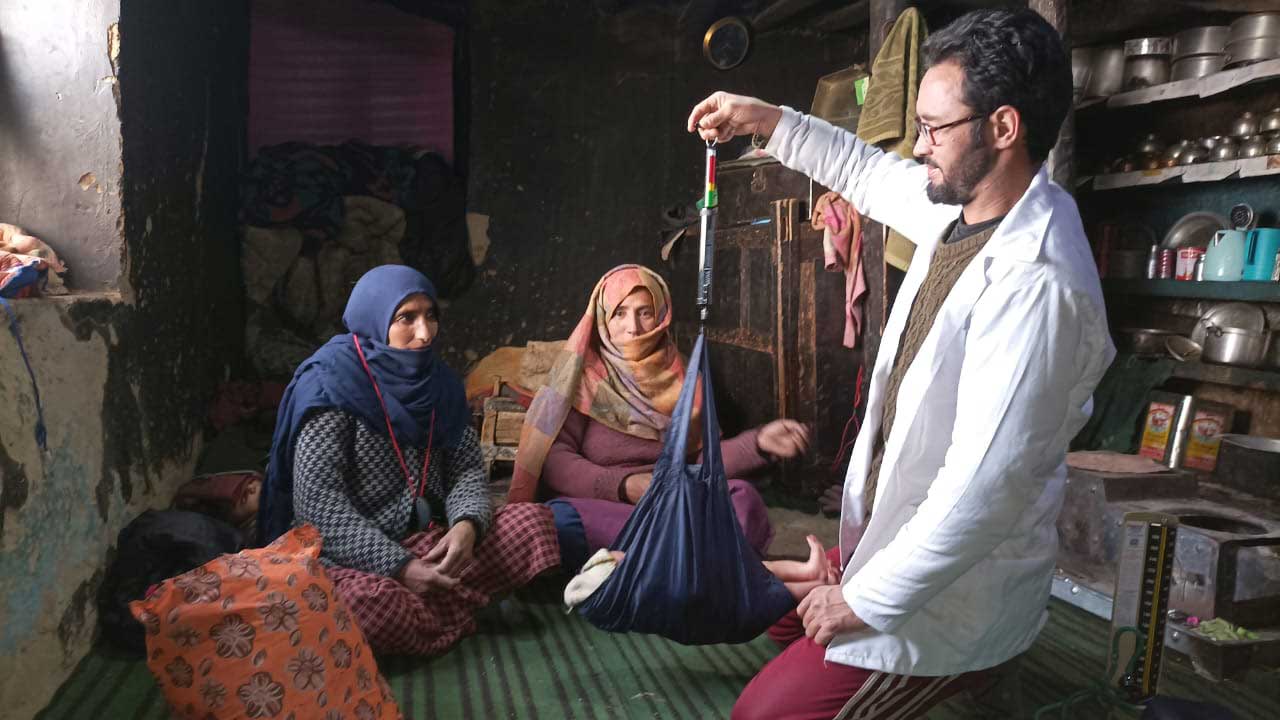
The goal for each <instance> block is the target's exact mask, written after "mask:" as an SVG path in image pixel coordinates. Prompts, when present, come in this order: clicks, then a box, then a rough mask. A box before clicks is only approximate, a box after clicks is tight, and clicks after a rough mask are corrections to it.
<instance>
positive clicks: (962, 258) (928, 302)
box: [862, 222, 998, 511]
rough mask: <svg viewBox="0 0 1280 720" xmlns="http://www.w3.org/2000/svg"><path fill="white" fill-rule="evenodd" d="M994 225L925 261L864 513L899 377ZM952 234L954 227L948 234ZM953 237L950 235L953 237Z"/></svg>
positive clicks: (887, 394) (888, 393)
mask: <svg viewBox="0 0 1280 720" xmlns="http://www.w3.org/2000/svg"><path fill="white" fill-rule="evenodd" d="M997 226H998V222H991V223H988V224H987V227H986V228H984V229H982V230H979V231H978V232H975V233H973V234H971V235H967V236H965V237H962V238H958V239H951V240H950V241H948V242H944V243H941V244H939V245H938V248H937V249H936V250H934V252H933V258H932V259H931V260H930V261H929V271H928V273H927V274H926V275H925V278H924V281H923V282H922V283H921V284H920V290H919V291H918V292H917V293H916V298H915V301H914V302H913V303H912V304H911V314H910V315H908V316H907V326H906V327H905V328H904V329H903V330H902V339H901V340H900V341H899V343H898V354H897V356H896V357H895V358H894V360H893V370H892V371H891V372H890V373H889V380H888V382H887V383H885V391H884V414H883V415H882V416H881V417H882V419H881V421H880V433H879V434H878V435H877V436H876V442H875V450H874V454H873V455H872V457H871V470H870V472H868V473H867V484H866V485H865V486H864V490H863V495H862V497H863V501H864V503H865V504H866V507H867V510H868V511H870V510H871V509H872V504H873V502H874V501H875V497H876V485H877V484H879V482H880V465H881V463H882V462H883V461H884V443H885V440H886V439H887V438H888V437H889V431H891V430H892V429H893V420H894V417H895V416H896V415H897V412H898V390H899V389H901V388H902V378H903V376H905V375H906V374H907V368H909V367H911V363H912V362H914V361H915V359H916V354H917V353H919V352H920V347H921V346H922V345H924V339H925V337H926V336H928V334H929V330H930V329H931V328H933V321H934V320H935V319H936V318H937V317H938V310H940V309H941V308H942V302H943V301H944V300H946V299H947V295H950V294H951V288H953V287H955V285H956V281H957V280H959V279H960V273H962V272H964V269H965V268H966V267H968V266H969V263H970V262H972V261H973V258H974V257H975V256H976V255H977V254H978V251H980V250H982V247H983V246H984V245H986V244H987V241H988V240H990V239H991V236H992V235H995V234H996V228H997ZM955 231H956V227H955V225H953V226H952V230H951V231H950V232H949V233H948V234H952V233H954V232H955ZM953 237H954V236H953Z"/></svg>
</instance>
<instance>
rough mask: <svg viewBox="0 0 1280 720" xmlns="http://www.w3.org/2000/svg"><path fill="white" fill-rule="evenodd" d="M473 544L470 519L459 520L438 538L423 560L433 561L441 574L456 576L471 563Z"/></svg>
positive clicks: (472, 529) (472, 527)
mask: <svg viewBox="0 0 1280 720" xmlns="http://www.w3.org/2000/svg"><path fill="white" fill-rule="evenodd" d="M475 545H476V526H475V525H474V524H473V523H472V522H471V521H470V520H461V521H459V522H458V523H457V524H455V525H454V526H453V527H451V528H449V532H447V533H445V534H444V537H442V538H440V540H439V541H438V542H437V543H436V544H435V547H433V548H431V550H430V551H429V552H427V555H426V557H424V558H423V560H425V561H426V562H427V563H428V564H431V563H435V564H436V565H435V567H436V570H438V571H439V572H440V573H441V574H443V575H447V576H449V577H451V578H457V577H460V576H461V575H462V573H463V571H465V570H466V569H467V566H468V565H470V564H471V556H472V552H473V551H474V550H475Z"/></svg>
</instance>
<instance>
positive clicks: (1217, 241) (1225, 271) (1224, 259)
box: [1204, 230, 1250, 282]
mask: <svg viewBox="0 0 1280 720" xmlns="http://www.w3.org/2000/svg"><path fill="white" fill-rule="evenodd" d="M1249 232H1250V231H1248V230H1219V231H1218V232H1216V233H1214V234H1213V240H1211V241H1210V242H1209V247H1208V249H1207V250H1206V251H1205V254H1204V279H1205V280H1218V281H1224V282H1234V281H1236V280H1239V279H1240V278H1241V277H1242V276H1243V274H1244V249H1245V236H1246V235H1247V234H1248V233H1249Z"/></svg>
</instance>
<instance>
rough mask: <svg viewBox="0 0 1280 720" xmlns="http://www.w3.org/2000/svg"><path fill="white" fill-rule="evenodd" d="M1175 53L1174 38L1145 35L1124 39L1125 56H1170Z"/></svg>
mask: <svg viewBox="0 0 1280 720" xmlns="http://www.w3.org/2000/svg"><path fill="white" fill-rule="evenodd" d="M1172 54H1173V38H1167V37H1145V38H1133V39H1132V40H1125V41H1124V56H1125V57H1127V58H1134V57H1146V56H1148V55H1163V56H1168V55H1172Z"/></svg>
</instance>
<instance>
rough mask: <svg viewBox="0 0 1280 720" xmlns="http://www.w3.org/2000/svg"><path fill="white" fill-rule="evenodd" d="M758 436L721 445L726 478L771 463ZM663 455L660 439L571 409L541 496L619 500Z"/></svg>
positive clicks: (547, 467)
mask: <svg viewBox="0 0 1280 720" xmlns="http://www.w3.org/2000/svg"><path fill="white" fill-rule="evenodd" d="M758 434H759V429H758V428H757V429H753V430H748V431H747V432H744V433H742V434H741V435H738V436H737V437H734V438H731V439H729V440H724V441H722V442H721V443H720V452H721V457H722V458H723V460H724V469H725V476H726V477H727V478H729V479H735V478H742V477H743V476H746V475H750V474H752V473H755V472H757V471H759V470H761V469H762V468H764V467H765V466H767V465H768V464H769V458H768V457H767V456H765V455H764V454H762V453H761V452H760V450H759V448H758V447H757V446H756V436H757V435H758ZM661 452H662V443H661V442H659V441H657V440H646V439H644V438H638V437H635V436H632V435H627V434H626V433H623V432H619V431H617V430H614V429H613V428H611V427H609V426H607V425H605V424H604V423H601V422H597V421H595V420H592V419H591V418H589V417H587V416H585V415H583V414H582V413H580V412H578V411H577V410H570V411H569V416H568V417H567V418H565V421H564V427H563V428H561V430H560V434H559V435H558V436H556V441H555V442H554V443H553V444H552V445H551V450H550V451H549V452H548V453H547V459H546V462H545V463H543V466H542V486H543V488H544V491H543V493H544V494H545V495H547V496H548V497H561V496H566V497H577V498H596V499H599V500H613V501H615V502H616V501H617V500H619V495H618V493H619V486H621V485H622V483H623V481H624V480H626V478H627V476H628V475H633V474H636V473H646V472H652V471H653V466H654V463H656V462H657V461H658V455H659V454H660V453H661Z"/></svg>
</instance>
